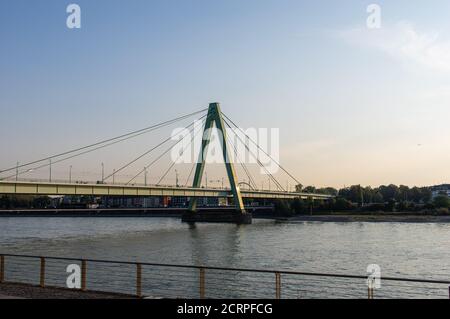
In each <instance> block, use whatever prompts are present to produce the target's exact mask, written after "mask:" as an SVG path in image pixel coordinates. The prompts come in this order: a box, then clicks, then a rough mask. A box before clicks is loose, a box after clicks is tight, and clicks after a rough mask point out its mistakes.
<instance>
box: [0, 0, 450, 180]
mask: <svg viewBox="0 0 450 319" xmlns="http://www.w3.org/2000/svg"><path fill="white" fill-rule="evenodd" d="M72 2H74V3H77V4H79V5H80V7H81V10H82V12H81V17H82V22H81V23H82V27H81V29H79V30H70V29H68V28H67V27H66V17H67V15H68V14H67V13H66V7H67V5H68V4H69V3H71V2H69V1H62V0H53V1H47V0H45V1H44V0H43V1H21V0H14V1H13V0H2V1H1V2H0V41H1V47H0V109H1V111H2V112H1V114H2V117H1V122H0V135H1V138H0V148H1V150H2V152H1V157H0V167H2V168H4V167H8V166H11V165H14V164H15V162H16V161H17V160H19V161H21V162H25V161H28V160H33V159H35V158H40V157H42V156H45V155H50V154H53V153H55V152H58V151H63V150H67V149H70V148H72V147H75V146H81V145H84V144H87V143H90V142H95V141H97V140H99V139H102V138H108V137H112V136H115V135H118V134H121V133H124V132H127V131H130V130H132V129H138V128H141V127H145V126H148V125H151V124H153V123H157V122H159V121H162V120H166V119H170V118H172V117H175V116H176V115H180V114H184V113H189V112H192V111H195V110H198V109H199V108H201V107H206V106H207V105H208V103H209V102H213V101H219V102H221V105H222V109H223V111H224V112H226V113H227V114H228V115H229V116H230V117H231V118H233V119H234V120H235V121H236V122H237V123H238V124H239V125H241V126H242V127H244V128H246V127H278V128H280V134H281V138H282V140H281V155H280V159H281V163H282V164H283V165H284V166H285V167H286V168H288V170H289V171H291V172H292V173H293V174H294V175H295V176H296V177H297V178H298V179H299V180H300V181H302V183H303V184H304V185H309V184H313V185H315V186H325V185H326V186H328V185H330V186H335V187H342V186H343V185H350V184H363V185H374V186H377V185H380V184H385V183H396V184H407V185H430V184H436V183H442V182H449V179H448V176H449V175H450V32H449V31H450V19H449V12H450V2H449V1H448V0H442V1H419V0H416V1H411V0H408V1H406V0H404V1H401V0H396V1H358V0H354V1H350V0H348V1H300V0H295V1H294V0H293V1H286V0H277V1H275V0H273V1H266V0H239V1H238V0H196V1H187V0H186V1H181V0H178V1H170V0H169V1H168V0H160V1H148V0H142V1H141V0H133V1H119V0H115V1H111V0H108V1H106V0H95V1H92V0H90V1H87V0H74V1H72ZM373 2H375V3H378V4H379V5H380V6H381V9H382V27H381V29H377V30H374V29H368V28H367V27H366V19H367V17H368V13H367V12H366V8H367V6H368V5H369V4H370V3H373ZM168 132H170V130H169V131H168ZM161 136H163V134H162V133H161V135H160V136H159V135H155V136H150V137H149V136H147V137H145V138H141V139H140V140H138V141H136V142H135V143H134V144H131V146H129V145H128V146H126V145H124V146H123V147H116V148H115V149H112V150H108V151H107V152H103V153H99V154H96V155H90V156H87V157H85V158H83V159H79V160H76V161H73V163H64V164H60V165H58V166H56V167H54V174H55V176H56V177H61V178H65V177H66V176H67V171H68V166H69V165H70V164H72V165H73V166H74V167H73V171H74V173H73V174H74V175H75V176H77V178H80V179H82V178H84V177H85V176H87V175H89V174H91V175H92V174H99V172H100V163H101V162H102V161H104V162H105V166H106V169H107V170H108V171H110V170H112V168H114V167H118V166H120V165H121V164H123V163H124V162H126V161H127V160H129V159H131V158H132V157H133V156H134V155H136V154H139V153H140V152H143V151H144V150H145V149H146V148H148V147H150V146H151V145H153V144H154V143H155V142H156V141H157V137H161ZM127 147H128V148H127ZM143 165H145V161H144V163H142V164H138V165H137V166H138V167H135V168H133V169H131V170H130V171H128V172H127V173H126V174H129V175H130V174H131V175H132V174H133V172H135V171H137V170H139V169H140V168H141V167H142V166H143ZM160 167H161V168H160V170H164V169H165V166H164V165H161V166H160ZM184 170H185V168H180V171H182V172H183V173H181V175H184V177H186V173H184ZM256 172H257V170H255V174H256ZM39 174H42V176H46V174H47V173H46V171H44V172H42V173H36V174H35V175H34V177H40V176H41V175H39ZM124 174H125V173H124ZM158 174H159V175H160V173H159V172H158V170H156V171H155V172H153V174H152V172H151V173H150V175H153V176H152V177H151V178H152V181H154V180H155V179H158ZM210 174H211V179H214V178H216V179H217V178H219V176H220V172H216V171H214V170H212V171H211V173H210ZM239 174H240V173H239ZM126 177H127V176H123V178H126ZM170 178H172V179H173V178H174V177H173V175H171V177H170ZM279 178H280V180H281V181H282V183H283V184H285V183H286V180H287V178H286V176H283V175H282V174H280V176H279ZM259 180H260V182H263V181H265V182H267V178H266V177H259ZM291 183H292V182H291Z"/></svg>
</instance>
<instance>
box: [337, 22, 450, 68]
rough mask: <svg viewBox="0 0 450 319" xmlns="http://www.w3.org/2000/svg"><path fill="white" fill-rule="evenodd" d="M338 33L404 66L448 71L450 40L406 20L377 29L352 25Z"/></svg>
mask: <svg viewBox="0 0 450 319" xmlns="http://www.w3.org/2000/svg"><path fill="white" fill-rule="evenodd" d="M338 36H339V37H340V38H342V39H344V40H346V41H347V42H349V43H351V44H354V45H358V46H363V47H369V48H374V49H377V50H380V51H382V52H384V53H386V54H388V55H389V56H391V57H393V58H395V59H398V60H400V61H401V62H402V63H404V64H405V66H407V67H413V68H417V67H421V68H426V69H431V70H434V71H441V72H450V42H449V41H446V40H445V39H442V37H440V35H439V33H436V32H428V33H427V32H419V31H417V30H416V28H415V27H414V26H413V25H412V24H411V23H408V22H400V23H398V24H396V25H394V26H390V27H386V26H383V27H382V28H381V29H377V30H374V29H368V28H353V29H348V30H344V31H341V32H339V33H338Z"/></svg>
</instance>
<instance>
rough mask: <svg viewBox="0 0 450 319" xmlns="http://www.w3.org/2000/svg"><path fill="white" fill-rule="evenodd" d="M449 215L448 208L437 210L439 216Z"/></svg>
mask: <svg viewBox="0 0 450 319" xmlns="http://www.w3.org/2000/svg"><path fill="white" fill-rule="evenodd" d="M449 213H450V212H449V209H448V208H444V207H441V208H438V209H436V214H437V215H448V214H449Z"/></svg>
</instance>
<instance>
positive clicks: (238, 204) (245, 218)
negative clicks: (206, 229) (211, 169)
mask: <svg viewBox="0 0 450 319" xmlns="http://www.w3.org/2000/svg"><path fill="white" fill-rule="evenodd" d="M214 124H215V126H216V128H217V130H218V131H219V133H221V136H220V143H221V146H222V155H223V160H224V163H225V168H226V171H227V175H228V180H229V182H230V186H231V192H232V194H233V198H234V203H235V212H233V214H232V215H233V216H222V217H223V218H222V219H224V220H230V219H231V220H239V221H242V223H251V215H250V214H247V213H246V212H245V208H244V202H243V200H242V195H241V191H240V189H239V186H238V184H237V178H236V172H235V169H234V165H233V163H232V162H231V157H230V156H229V153H228V148H227V135H226V134H227V132H226V128H225V124H224V121H223V118H222V112H221V110H220V105H219V103H211V104H210V105H209V109H208V115H207V117H206V121H205V128H204V130H203V139H202V147H201V149H200V154H199V158H198V163H197V166H196V169H195V175H194V182H193V185H192V186H193V187H195V188H199V187H200V186H201V181H202V177H203V172H204V170H205V156H206V154H207V151H208V145H209V142H210V138H211V130H212V128H213V127H214ZM214 214H215V215H219V216H220V215H222V214H224V213H219V212H215V213H214ZM202 215H204V213H201V214H200V213H198V212H197V198H196V197H192V198H191V200H190V202H189V210H188V212H187V214H185V216H184V217H183V220H184V221H188V220H191V221H201V220H199V219H202V218H201V216H202ZM204 217H205V218H204V219H206V220H205V221H207V219H209V218H208V217H207V216H205V215H204ZM239 223H241V222H239Z"/></svg>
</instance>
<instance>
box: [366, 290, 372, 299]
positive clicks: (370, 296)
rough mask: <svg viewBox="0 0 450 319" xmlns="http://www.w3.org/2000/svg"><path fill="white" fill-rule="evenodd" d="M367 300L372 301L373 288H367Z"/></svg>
mask: <svg viewBox="0 0 450 319" xmlns="http://www.w3.org/2000/svg"><path fill="white" fill-rule="evenodd" d="M367 298H368V299H373V288H371V287H368V288H367Z"/></svg>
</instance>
